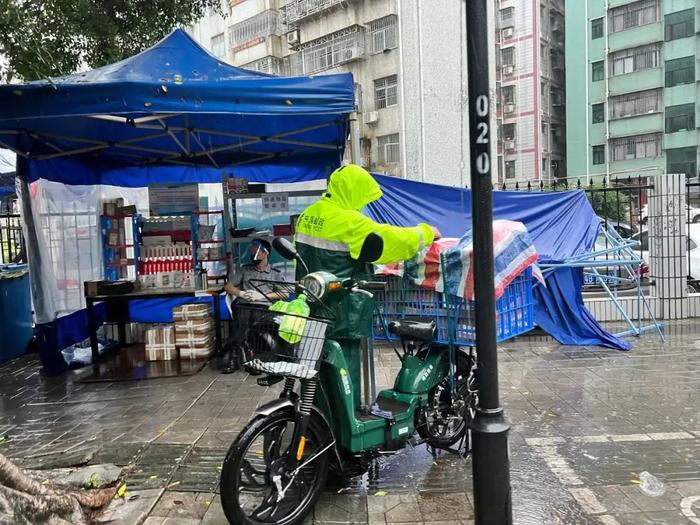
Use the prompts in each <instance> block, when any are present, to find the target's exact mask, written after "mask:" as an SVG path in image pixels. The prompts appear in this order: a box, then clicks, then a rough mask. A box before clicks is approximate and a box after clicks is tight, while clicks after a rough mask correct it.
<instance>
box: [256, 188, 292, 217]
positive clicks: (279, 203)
mask: <svg viewBox="0 0 700 525" xmlns="http://www.w3.org/2000/svg"><path fill="white" fill-rule="evenodd" d="M262 202H263V213H267V212H280V211H281V212H288V211H289V194H287V193H273V194H270V195H263V198H262Z"/></svg>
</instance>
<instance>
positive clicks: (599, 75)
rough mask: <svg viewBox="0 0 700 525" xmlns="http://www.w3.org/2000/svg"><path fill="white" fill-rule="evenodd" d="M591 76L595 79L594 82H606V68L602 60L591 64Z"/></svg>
mask: <svg viewBox="0 0 700 525" xmlns="http://www.w3.org/2000/svg"><path fill="white" fill-rule="evenodd" d="M591 76H592V78H593V82H600V81H601V80H605V66H604V65H603V61H602V60H601V61H600V62H593V63H592V64H591Z"/></svg>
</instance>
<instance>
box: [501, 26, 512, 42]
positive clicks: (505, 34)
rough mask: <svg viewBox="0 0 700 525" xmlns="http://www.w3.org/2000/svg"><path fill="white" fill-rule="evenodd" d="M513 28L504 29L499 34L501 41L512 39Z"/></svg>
mask: <svg viewBox="0 0 700 525" xmlns="http://www.w3.org/2000/svg"><path fill="white" fill-rule="evenodd" d="M513 33H514V31H513V28H512V27H506V28H505V29H504V30H503V31H502V32H501V37H502V38H503V40H508V39H509V38H513Z"/></svg>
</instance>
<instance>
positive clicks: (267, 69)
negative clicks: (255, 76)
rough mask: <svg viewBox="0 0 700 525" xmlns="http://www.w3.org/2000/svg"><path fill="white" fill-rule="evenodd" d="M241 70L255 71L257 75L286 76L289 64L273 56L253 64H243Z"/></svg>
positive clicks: (255, 61)
mask: <svg viewBox="0 0 700 525" xmlns="http://www.w3.org/2000/svg"><path fill="white" fill-rule="evenodd" d="M240 67H242V68H243V69H248V70H250V71H257V72H258V73H267V74H269V75H278V76H280V75H287V74H288V73H289V64H288V63H287V61H286V60H284V59H283V58H279V57H275V56H266V57H263V58H261V59H259V60H254V61H253V62H248V63H247V64H243V65H242V66H240Z"/></svg>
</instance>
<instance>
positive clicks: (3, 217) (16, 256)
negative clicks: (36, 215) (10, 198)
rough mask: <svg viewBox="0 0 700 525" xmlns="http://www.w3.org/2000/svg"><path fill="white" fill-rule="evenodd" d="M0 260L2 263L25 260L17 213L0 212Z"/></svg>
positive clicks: (22, 235) (25, 255)
mask: <svg viewBox="0 0 700 525" xmlns="http://www.w3.org/2000/svg"><path fill="white" fill-rule="evenodd" d="M0 262H1V263H2V264H9V263H19V262H22V263H25V262H27V252H26V250H25V247H24V234H23V233H22V223H21V222H20V216H19V215H16V214H11V213H4V214H0Z"/></svg>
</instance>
